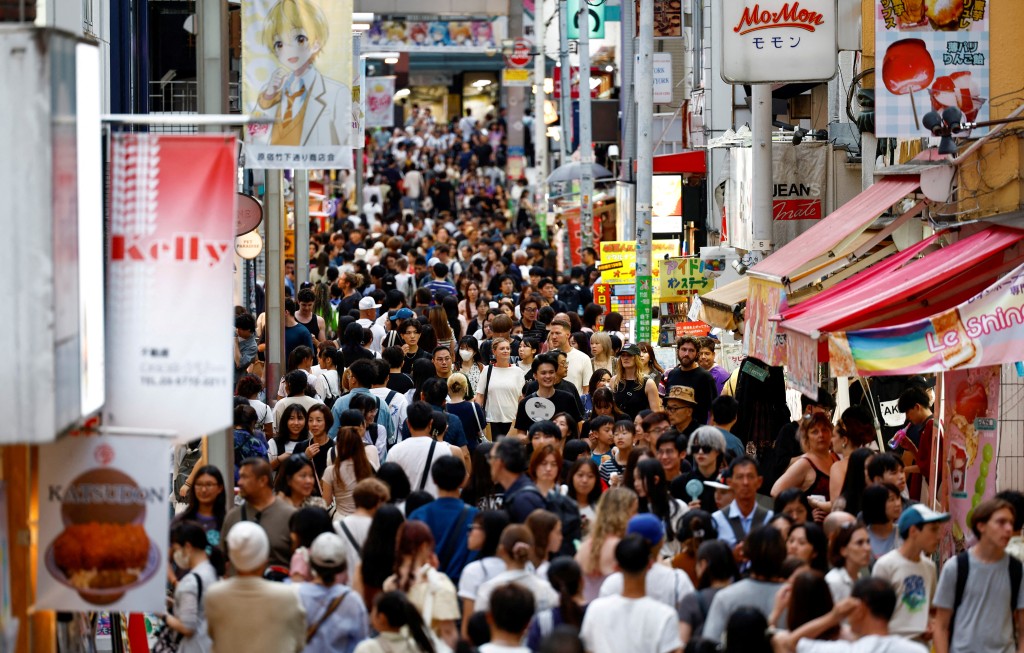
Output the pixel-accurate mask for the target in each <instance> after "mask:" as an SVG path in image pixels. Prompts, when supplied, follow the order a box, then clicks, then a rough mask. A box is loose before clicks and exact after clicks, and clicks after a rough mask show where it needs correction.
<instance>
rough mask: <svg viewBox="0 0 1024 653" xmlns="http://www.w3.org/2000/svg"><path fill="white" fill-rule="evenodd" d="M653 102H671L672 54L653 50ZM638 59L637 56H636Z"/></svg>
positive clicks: (672, 85)
mask: <svg viewBox="0 0 1024 653" xmlns="http://www.w3.org/2000/svg"><path fill="white" fill-rule="evenodd" d="M653 57H654V103H655V104H671V103H672V88H673V87H674V86H675V85H674V84H673V83H672V54H671V53H669V52H655V53H654V55H653ZM638 59H639V56H638Z"/></svg>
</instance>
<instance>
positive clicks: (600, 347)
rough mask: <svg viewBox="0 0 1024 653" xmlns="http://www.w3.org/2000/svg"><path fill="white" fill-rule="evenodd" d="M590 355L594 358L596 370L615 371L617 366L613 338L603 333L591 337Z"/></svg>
mask: <svg viewBox="0 0 1024 653" xmlns="http://www.w3.org/2000/svg"><path fill="white" fill-rule="evenodd" d="M590 354H591V356H593V358H594V369H595V370H599V369H606V370H614V369H615V365H616V359H615V356H614V354H615V350H614V349H613V348H612V337H611V336H610V335H608V334H607V333H605V332H603V331H595V332H594V333H592V334H591V335H590Z"/></svg>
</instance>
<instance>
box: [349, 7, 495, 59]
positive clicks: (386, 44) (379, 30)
mask: <svg viewBox="0 0 1024 653" xmlns="http://www.w3.org/2000/svg"><path fill="white" fill-rule="evenodd" d="M351 6H352V5H351V2H350V3H349V17H351V13H352V10H351ZM506 38H508V18H507V17H505V16H488V17H484V16H477V17H464V18H463V17H458V18H455V19H451V20H437V16H436V15H430V14H422V15H408V16H401V17H399V16H384V17H380V18H378V19H377V20H375V21H373V22H372V23H371V24H370V30H369V31H368V32H367V33H366V40H365V41H364V42H363V51H364V52H387V51H394V52H476V53H481V54H483V53H486V52H487V51H489V50H494V49H495V48H497V47H499V46H500V44H501V42H502V41H503V40H505V39H506Z"/></svg>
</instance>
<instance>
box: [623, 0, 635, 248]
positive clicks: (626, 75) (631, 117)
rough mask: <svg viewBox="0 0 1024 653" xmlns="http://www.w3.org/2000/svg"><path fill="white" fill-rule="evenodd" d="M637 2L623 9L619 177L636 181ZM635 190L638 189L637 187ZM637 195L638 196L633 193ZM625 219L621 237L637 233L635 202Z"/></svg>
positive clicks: (625, 210) (629, 181) (627, 210)
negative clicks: (634, 166) (634, 164)
mask: <svg viewBox="0 0 1024 653" xmlns="http://www.w3.org/2000/svg"><path fill="white" fill-rule="evenodd" d="M636 2H639V0H634V1H632V2H626V3H624V4H625V5H626V6H624V7H623V11H622V69H621V70H620V71H619V77H620V80H621V84H620V88H621V89H622V92H621V94H620V97H621V100H620V101H619V110H620V111H621V112H622V151H621V153H620V156H619V181H620V182H622V183H625V184H635V183H636V177H634V176H633V175H634V168H633V162H634V161H635V160H636V136H637V133H638V128H637V123H636V121H637V104H636V96H635V95H634V94H633V93H634V89H635V85H636V80H635V79H634V76H635V75H636V65H635V60H636V47H637V43H636V33H637V32H636V10H635V6H636ZM634 190H635V189H634ZM634 197H635V196H634ZM618 210H619V216H620V218H621V219H622V234H621V238H622V240H629V236H630V234H634V233H636V206H635V203H634V206H628V207H627V206H619V207H618Z"/></svg>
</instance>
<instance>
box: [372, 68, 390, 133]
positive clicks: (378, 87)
mask: <svg viewBox="0 0 1024 653" xmlns="http://www.w3.org/2000/svg"><path fill="white" fill-rule="evenodd" d="M366 91H367V93H366V126H367V127H393V126H394V125H395V102H394V95H395V78H394V76H388V77H369V78H367V80H366Z"/></svg>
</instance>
